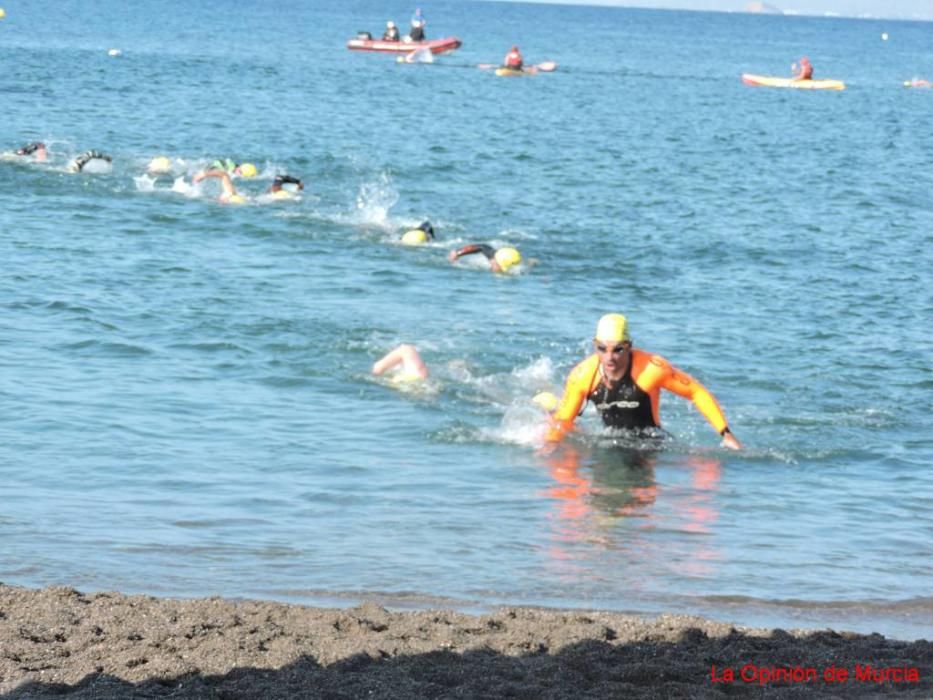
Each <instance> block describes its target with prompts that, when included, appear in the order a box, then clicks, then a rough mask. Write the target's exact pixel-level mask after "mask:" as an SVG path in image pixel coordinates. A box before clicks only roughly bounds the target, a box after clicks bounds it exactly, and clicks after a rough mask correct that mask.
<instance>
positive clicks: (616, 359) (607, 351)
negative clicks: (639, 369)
mask: <svg viewBox="0 0 933 700" xmlns="http://www.w3.org/2000/svg"><path fill="white" fill-rule="evenodd" d="M631 347H632V344H631V343H630V342H628V341H626V340H622V341H619V342H607V341H603V340H598V339H594V340H593V349H594V350H595V351H596V354H597V355H598V356H599V363H600V364H601V365H602V366H603V369H604V370H605V371H606V372H607V373H608V374H610V375H612V374H616V373H618V372H621V371H622V370H624V369H625V368H626V366H628V356H629V351H630V349H631Z"/></svg>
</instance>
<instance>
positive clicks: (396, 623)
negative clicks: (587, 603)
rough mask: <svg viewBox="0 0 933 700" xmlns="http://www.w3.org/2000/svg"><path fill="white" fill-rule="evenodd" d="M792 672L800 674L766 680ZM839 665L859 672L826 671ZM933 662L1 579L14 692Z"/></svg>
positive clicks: (610, 690)
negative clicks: (33, 585) (33, 586)
mask: <svg viewBox="0 0 933 700" xmlns="http://www.w3.org/2000/svg"><path fill="white" fill-rule="evenodd" d="M869 666H870V667H871V668H870V669H868V667H869ZM714 667H715V669H714ZM782 669H783V673H785V674H789V675H788V676H787V678H785V679H783V680H780V681H775V680H764V682H763V679H764V674H771V675H772V676H773V675H774V674H775V673H778V674H780V673H782ZM811 669H812V672H811ZM834 669H835V670H834ZM840 669H844V670H845V671H847V672H848V674H849V677H848V678H847V679H846V680H840V679H838V678H837V677H833V679H832V680H826V675H827V674H828V673H830V674H835V675H838V673H839V672H840V671H839V670H840ZM866 669H868V670H866ZM931 670H933V644H931V643H930V642H929V641H915V642H902V641H895V640H889V639H886V638H884V637H882V636H881V635H860V634H854V633H844V632H838V633H837V632H830V631H818V632H804V631H790V632H787V631H782V630H764V629H751V628H738V627H733V626H732V625H729V624H724V623H719V622H711V621H708V620H704V619H701V618H696V617H689V616H683V615H663V616H660V617H658V618H654V619H646V618H640V617H635V616H629V615H622V614H616V613H605V612H582V611H555V610H540V609H528V608H504V609H501V610H497V611H496V612H494V613H491V614H488V615H483V616H474V615H468V614H464V613H459V612H453V611H449V610H428V611H417V612H388V611H386V610H385V609H383V608H381V607H379V606H377V605H375V604H364V605H361V606H357V607H354V608H348V609H323V608H311V607H304V606H298V605H286V604H282V603H273V602H262V601H229V600H223V599H219V598H208V599H199V600H167V599H158V598H152V597H148V596H127V595H123V594H119V593H93V594H84V593H80V592H78V591H76V590H74V589H71V588H62V587H54V588H46V589H42V590H29V589H24V588H18V587H13V586H5V585H0V694H2V696H3V697H4V698H36V697H68V698H153V697H171V698H288V697H314V698H317V697H321V698H360V697H371V698H403V697H404V698H409V697H411V698H422V697H423V698H500V697H514V698H580V697H587V698H610V697H612V698H622V697H625V698H709V697H735V696H740V697H767V698H785V697H794V698H796V697H800V698H803V697H813V696H819V697H839V698H851V697H878V696H897V697H904V698H907V697H909V698H930V697H933V678H931ZM730 671H731V673H732V675H733V676H734V680H732V681H731V682H730V680H729V675H730ZM794 674H796V679H795V678H794V677H793V675H794ZM807 674H810V678H809V679H805V676H806V675H807ZM814 674H815V675H816V676H817V677H816V678H813V675H814ZM866 674H868V675H866ZM884 674H886V676H887V680H879V678H880V677H881V675H884ZM743 676H744V678H743ZM714 680H715V682H714Z"/></svg>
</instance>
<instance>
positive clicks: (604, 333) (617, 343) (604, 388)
mask: <svg viewBox="0 0 933 700" xmlns="http://www.w3.org/2000/svg"><path fill="white" fill-rule="evenodd" d="M593 349H594V352H593V354H592V355H590V356H589V357H587V358H586V359H585V360H583V361H582V362H580V363H579V364H577V366H576V367H574V368H573V370H571V372H570V375H569V376H568V378H567V384H566V387H565V389H564V395H563V397H562V398H561V401H560V404H559V405H558V407H557V410H556V411H554V413H553V415H552V416H551V418H550V421H549V423H550V425H549V429H548V431H547V434H546V436H545V447H544V448H543V449H544V452H545V453H547V452H552V451H553V450H554V449H555V448H556V446H557V444H558V443H559V442H560V441H561V440H563V438H564V436H565V435H566V434H567V433H568V432H570V430H571V429H572V428H573V422H574V420H576V418H577V416H578V415H580V413H581V412H582V409H583V407H584V405H585V404H586V402H587V401H592V402H593V405H594V406H596V410H597V411H599V415H600V417H601V418H602V420H603V424H605V425H606V426H608V427H611V428H622V429H625V430H632V431H646V432H648V433H649V434H650V433H651V432H652V429H656V428H660V427H661V418H660V410H659V409H660V393H661V389H666V390H667V391H670V392H673V393H675V394H677V395H678V396H682V397H684V398H686V399H690V400H691V401H693V404H694V405H695V406H696V407H697V409H699V411H700V413H702V414H703V416H704V417H705V418H706V420H708V421H709V422H710V424H711V425H712V426H713V428H714V429H715V430H716V432H718V433H719V434H720V435H721V436H722V446H723V447H728V448H731V449H733V450H738V449H741V447H742V444H741V443H740V442H739V441H738V439H737V438H736V437H735V435H733V434H732V431H731V430H730V429H729V424H728V422H727V421H726V418H725V416H724V415H723V412H722V409H721V408H720V407H719V404H718V403H717V402H716V399H715V398H714V397H713V395H712V394H711V393H710V392H709V391H707V389H706V387H704V386H703V385H702V384H700V382H698V381H697V380H696V379H694V378H693V377H691V376H690V375H688V374H686V373H684V372H682V371H681V370H679V369H677V368H676V367H674V366H673V365H672V364H670V363H669V362H668V361H667V360H666V359H664V358H663V357H661V356H660V355H653V354H651V353H650V352H646V351H645V350H640V349H638V348H634V347H632V339H631V336H630V335H629V328H628V320H627V319H626V318H625V316H623V315H622V314H606V315H605V316H603V317H602V318H600V319H599V323H598V324H597V326H596V336H595V337H594V338H593Z"/></svg>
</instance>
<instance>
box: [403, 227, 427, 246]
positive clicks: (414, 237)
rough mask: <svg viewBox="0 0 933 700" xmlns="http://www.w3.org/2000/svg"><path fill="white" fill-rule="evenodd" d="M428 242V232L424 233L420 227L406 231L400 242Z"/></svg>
mask: <svg viewBox="0 0 933 700" xmlns="http://www.w3.org/2000/svg"><path fill="white" fill-rule="evenodd" d="M427 242H428V234H426V233H425V232H424V231H423V230H421V229H420V228H414V229H412V230H411V231H406V232H405V233H404V235H403V236H402V243H403V244H404V245H422V244H423V243H427Z"/></svg>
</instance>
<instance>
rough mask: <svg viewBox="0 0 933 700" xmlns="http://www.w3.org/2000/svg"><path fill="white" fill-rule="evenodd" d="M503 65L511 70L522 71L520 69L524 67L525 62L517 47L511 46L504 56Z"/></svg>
mask: <svg viewBox="0 0 933 700" xmlns="http://www.w3.org/2000/svg"><path fill="white" fill-rule="evenodd" d="M503 65H504V66H505V67H506V68H509V69H511V70H522V67H523V66H524V65H525V60H524V59H523V58H522V53H521V51H519V50H518V47H517V46H513V47H512V49H511V50H510V51H509V52H508V53H507V54H506V55H505V62H504V63H503Z"/></svg>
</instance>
